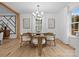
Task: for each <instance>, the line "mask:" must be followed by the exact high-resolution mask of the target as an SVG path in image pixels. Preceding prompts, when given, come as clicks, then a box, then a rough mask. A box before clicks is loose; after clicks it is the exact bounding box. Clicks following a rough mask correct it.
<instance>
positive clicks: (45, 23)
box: [20, 13, 57, 33]
mask: <svg viewBox="0 0 79 59" xmlns="http://www.w3.org/2000/svg"><path fill="white" fill-rule="evenodd" d="M56 15H57V14H50V13H47V14H44V17H43V20H42V32H55V29H48V18H50V17H54V18H56ZM29 17H30V21H31V23H30V24H31V25H30V28H31V29H23V18H29ZM55 21H56V19H55ZM20 31H21V32H23V33H24V32H35V19H34V18H33V15H32V14H21V15H20Z"/></svg>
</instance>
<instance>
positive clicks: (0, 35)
mask: <svg viewBox="0 0 79 59" xmlns="http://www.w3.org/2000/svg"><path fill="white" fill-rule="evenodd" d="M2 43H3V32H1V33H0V44H2Z"/></svg>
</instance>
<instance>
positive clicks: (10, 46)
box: [0, 39, 75, 57]
mask: <svg viewBox="0 0 79 59" xmlns="http://www.w3.org/2000/svg"><path fill="white" fill-rule="evenodd" d="M74 51H75V50H74V49H73V48H71V47H70V46H68V45H65V44H64V43H62V42H61V41H60V40H58V39H56V46H53V45H52V46H50V45H47V46H46V47H43V50H42V57H73V56H74V54H75V53H74ZM0 56H1V57H4V56H5V57H38V48H37V47H30V46H29V45H27V44H24V45H23V46H22V47H20V41H19V40H17V39H15V40H14V39H8V40H4V43H3V45H0Z"/></svg>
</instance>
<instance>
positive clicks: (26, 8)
mask: <svg viewBox="0 0 79 59" xmlns="http://www.w3.org/2000/svg"><path fill="white" fill-rule="evenodd" d="M6 3H7V4H9V5H10V6H12V7H13V8H15V9H16V10H18V11H19V12H20V13H32V12H33V11H34V9H35V7H36V5H40V10H41V11H44V13H53V12H59V11H60V10H62V9H63V8H64V7H65V6H67V4H68V3H67V2H6Z"/></svg>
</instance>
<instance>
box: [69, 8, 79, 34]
mask: <svg viewBox="0 0 79 59" xmlns="http://www.w3.org/2000/svg"><path fill="white" fill-rule="evenodd" d="M78 31H79V8H76V9H74V10H73V11H72V23H71V34H72V35H76V32H78Z"/></svg>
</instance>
